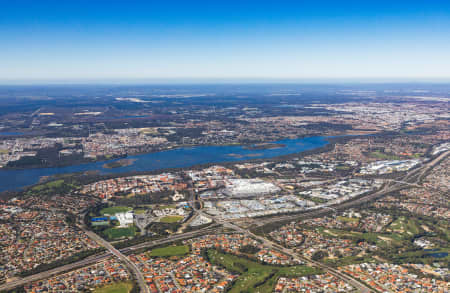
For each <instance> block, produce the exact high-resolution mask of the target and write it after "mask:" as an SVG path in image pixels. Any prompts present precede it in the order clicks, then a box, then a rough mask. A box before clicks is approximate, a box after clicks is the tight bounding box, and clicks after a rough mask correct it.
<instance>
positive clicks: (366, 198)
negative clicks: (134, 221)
mask: <svg viewBox="0 0 450 293" xmlns="http://www.w3.org/2000/svg"><path fill="white" fill-rule="evenodd" d="M449 154H450V151H446V152H444V153H441V154H440V155H439V156H437V157H435V158H433V159H431V160H429V161H428V162H426V163H423V164H422V165H421V166H419V167H417V168H414V169H412V170H410V171H409V172H407V173H406V174H405V175H404V176H403V177H402V178H400V179H396V180H386V182H385V184H384V185H383V187H382V188H381V189H380V190H378V191H376V192H373V193H370V194H365V195H363V196H361V197H358V198H353V199H351V200H349V201H346V202H343V203H340V204H336V205H333V206H326V207H322V208H320V209H316V210H312V211H308V212H304V213H299V214H292V215H283V216H275V217H270V218H263V219H258V220H257V221H252V225H251V226H253V227H257V226H263V225H266V224H268V223H274V222H285V221H293V220H298V219H306V218H314V217H318V216H322V215H326V214H330V213H334V212H336V211H338V210H345V209H348V208H351V207H355V206H359V205H362V204H364V203H367V202H370V201H374V200H376V199H378V198H381V197H383V196H385V195H387V194H389V193H392V192H395V191H399V190H401V189H403V188H406V187H408V186H420V181H421V179H422V178H423V177H424V175H425V174H426V173H427V172H428V171H429V170H431V169H432V168H433V167H435V166H436V165H437V164H439V162H441V161H442V160H443V159H444V158H445V157H446V156H448V155H449ZM190 196H191V198H190V202H191V206H192V207H194V213H195V214H199V215H203V216H206V217H209V218H212V219H213V220H214V221H215V223H213V224H212V225H210V226H208V227H206V228H202V229H199V230H195V231H190V232H185V233H179V234H172V235H170V236H168V237H166V238H164V239H158V240H152V241H147V242H144V243H140V244H136V245H132V246H129V247H126V248H122V249H116V248H114V246H112V245H111V244H110V243H109V242H108V241H106V240H104V239H103V238H101V237H100V236H98V235H97V234H95V233H94V232H92V231H89V230H88V229H87V228H86V227H85V226H84V225H83V224H78V227H79V228H80V229H82V230H84V231H85V232H86V234H87V235H88V236H89V237H90V238H91V239H93V240H94V241H96V242H97V243H98V244H99V245H100V246H102V247H104V248H105V251H104V252H101V253H98V254H96V255H92V256H89V257H87V258H85V259H83V260H80V261H77V262H73V263H70V264H67V265H63V266H60V267H57V268H54V269H51V270H48V271H45V272H41V273H38V274H34V275H31V276H27V277H24V278H18V279H16V280H14V281H11V282H7V283H5V284H2V285H0V291H7V290H11V289H14V288H17V287H19V286H23V285H25V284H27V283H30V282H34V281H38V280H41V279H46V278H49V277H51V276H54V275H57V274H60V273H63V272H67V271H70V270H74V269H77V268H81V267H84V266H88V265H91V264H94V263H97V262H100V261H102V260H104V259H106V258H108V257H110V256H111V255H115V256H116V257H118V258H119V259H120V260H121V261H122V262H123V263H124V264H125V265H126V266H127V267H128V268H129V270H130V271H131V272H133V274H134V276H135V278H136V281H137V284H138V285H139V287H140V291H141V292H146V293H147V292H149V291H148V287H147V286H146V284H145V280H144V277H143V276H142V273H141V272H140V270H139V269H138V268H137V267H136V265H135V264H134V263H133V262H131V261H130V260H129V258H128V257H127V256H126V254H129V253H133V251H136V250H140V249H147V248H151V247H154V246H158V245H162V244H166V243H171V242H174V241H178V240H184V239H189V238H194V237H198V236H200V235H204V234H208V233H218V231H220V230H223V229H224V228H226V229H229V230H233V231H235V232H239V233H243V234H246V235H248V236H250V237H253V238H255V239H257V240H259V241H261V242H262V243H264V244H265V245H266V246H268V247H273V248H274V249H277V250H280V251H281V252H283V253H285V254H287V255H291V256H295V257H297V258H298V259H300V260H302V261H304V262H305V263H307V264H309V265H311V266H315V267H318V268H321V269H322V270H324V271H326V272H328V273H330V274H331V275H333V276H335V277H337V278H339V279H341V280H343V281H346V282H348V283H349V284H351V285H352V286H354V287H355V288H357V289H358V290H359V291H360V292H374V291H373V290H372V289H371V288H369V287H368V286H366V285H365V284H363V283H362V282H361V281H359V280H357V279H355V278H352V277H350V276H349V275H346V274H344V273H342V272H340V271H339V270H337V269H335V268H333V267H330V266H327V265H325V264H323V263H321V262H318V261H314V260H311V259H309V258H306V257H304V256H302V255H298V254H297V253H296V252H294V251H293V250H292V249H289V248H286V247H282V246H280V245H278V244H277V243H274V242H272V241H271V240H269V239H267V238H265V237H262V236H259V235H256V234H255V233H253V232H252V231H250V230H249V229H247V228H243V227H241V226H239V225H237V224H235V223H232V222H231V221H225V220H223V219H219V218H216V217H213V216H211V215H207V214H204V212H203V211H202V210H201V209H197V208H196V204H195V196H194V193H193V190H191V195H190ZM80 218H82V217H80Z"/></svg>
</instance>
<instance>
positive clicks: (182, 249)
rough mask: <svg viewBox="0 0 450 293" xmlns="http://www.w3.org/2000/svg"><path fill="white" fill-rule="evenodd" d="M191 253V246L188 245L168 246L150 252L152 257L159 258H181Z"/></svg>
mask: <svg viewBox="0 0 450 293" xmlns="http://www.w3.org/2000/svg"><path fill="white" fill-rule="evenodd" d="M188 252H189V246H187V245H178V246H166V247H160V248H155V249H153V250H152V251H151V252H150V256H153V257H155V256H159V257H167V256H179V255H185V254H187V253H188Z"/></svg>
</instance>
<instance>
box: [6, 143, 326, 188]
mask: <svg viewBox="0 0 450 293" xmlns="http://www.w3.org/2000/svg"><path fill="white" fill-rule="evenodd" d="M271 143H278V144H280V145H282V147H280V148H269V149H248V148H245V147H243V146H240V145H232V146H196V147H182V148H177V149H172V150H167V151H162V152H155V153H148V154H142V155H134V156H128V157H127V158H128V159H132V160H135V161H134V162H133V164H131V165H129V166H122V167H119V168H112V169H109V168H104V167H103V165H104V164H105V163H110V162H115V161H117V160H120V159H114V160H108V161H102V162H94V163H84V164H79V165H72V166H67V167H57V168H35V169H25V170H1V169H0V192H1V191H6V190H18V189H20V188H23V187H25V186H28V185H33V184H36V183H38V182H39V179H40V178H41V176H51V175H56V174H63V173H75V172H85V171H99V172H100V173H101V174H119V173H124V172H133V171H137V172H144V171H154V170H158V169H166V168H182V167H189V166H193V165H198V164H207V163H223V162H234V161H242V160H250V159H261V158H273V157H278V156H283V155H289V154H294V153H298V152H302V151H307V150H312V149H315V148H319V147H322V146H324V145H326V144H328V141H327V138H326V137H323V136H313V137H305V138H299V139H285V140H280V141H275V142H271Z"/></svg>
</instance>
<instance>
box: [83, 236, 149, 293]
mask: <svg viewBox="0 0 450 293" xmlns="http://www.w3.org/2000/svg"><path fill="white" fill-rule="evenodd" d="M84 232H85V233H86V234H87V235H88V236H89V237H90V238H91V239H92V240H94V241H95V242H97V243H98V244H99V245H101V246H103V247H105V248H106V249H108V250H109V251H110V252H111V253H112V254H113V255H115V256H116V257H117V258H119V259H120V260H121V261H122V262H123V263H124V264H125V265H126V266H127V267H128V269H129V270H130V271H132V272H133V274H134V276H135V277H136V281H137V283H138V285H139V288H140V292H144V293H150V290H149V288H148V287H147V284H146V283H145V279H144V276H143V275H142V273H141V270H139V268H138V267H137V266H136V264H135V263H134V262H132V261H131V260H130V259H129V258H128V257H126V256H125V255H124V254H122V253H121V252H120V251H119V250H117V249H116V248H115V247H114V246H112V245H111V243H109V242H108V241H106V240H105V239H103V238H102V237H100V236H98V235H97V234H96V233H94V232H92V231H88V230H84Z"/></svg>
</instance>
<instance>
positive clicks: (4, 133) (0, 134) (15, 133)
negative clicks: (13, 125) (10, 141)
mask: <svg viewBox="0 0 450 293" xmlns="http://www.w3.org/2000/svg"><path fill="white" fill-rule="evenodd" d="M16 135H23V132H1V131H0V136H16Z"/></svg>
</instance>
